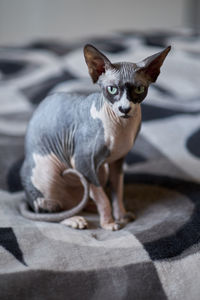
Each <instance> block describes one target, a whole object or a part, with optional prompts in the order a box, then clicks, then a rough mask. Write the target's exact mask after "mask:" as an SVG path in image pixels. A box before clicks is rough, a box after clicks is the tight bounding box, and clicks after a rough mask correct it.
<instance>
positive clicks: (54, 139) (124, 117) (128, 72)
mask: <svg viewBox="0 0 200 300" xmlns="http://www.w3.org/2000/svg"><path fill="white" fill-rule="evenodd" d="M169 51H170V47H168V48H166V49H165V50H164V51H162V52H159V53H157V54H155V55H153V56H150V57H148V58H146V59H145V60H144V61H142V62H140V63H138V64H133V63H127V62H122V63H116V64H112V63H111V62H110V61H109V60H108V58H107V57H106V56H105V55H103V54H102V53H101V52H100V51H99V50H98V49H96V48H95V47H93V46H92V45H86V46H85V48H84V55H85V60H86V63H87V66H88V70H89V74H90V76H91V78H92V80H93V82H94V83H97V84H99V86H100V88H101V93H94V94H91V95H89V96H88V97H85V96H81V95H80V94H68V93H64V92H63V93H57V94H52V95H50V96H48V97H47V98H46V99H45V100H44V101H43V102H42V103H41V104H40V105H39V107H38V108H37V109H36V111H35V113H34V115H33V117H32V119H31V121H30V123H29V126H28V130H27V134H26V141H25V153H26V157H25V161H24V163H23V166H22V169H21V179H22V184H23V186H24V189H25V192H26V195H27V199H28V201H29V204H30V206H31V207H32V208H33V210H35V211H36V212H37V213H40V212H41V211H43V212H45V211H46V212H48V213H49V214H48V216H47V214H46V215H45V214H42V215H41V214H35V215H34V213H32V215H31V216H30V214H29V215H27V213H26V212H24V210H23V209H21V212H22V214H23V215H24V216H27V217H31V218H32V219H37V220H46V221H51V220H52V219H51V217H52V216H51V215H52V214H51V212H58V211H65V212H63V213H60V215H59V213H58V214H57V215H58V219H56V217H55V215H54V216H53V220H54V221H56V220H57V221H60V220H64V219H65V218H69V217H72V216H73V215H74V214H76V213H78V212H79V211H80V210H81V209H82V208H83V207H84V205H86V203H87V198H88V194H89V192H90V195H91V197H92V199H93V200H94V201H95V203H96V205H97V207H98V211H99V214H100V223H101V226H102V227H103V228H105V229H109V230H118V229H119V226H118V224H117V223H116V221H117V220H122V221H123V222H129V221H131V220H132V219H133V215H132V213H129V212H126V210H125V207H124V204H123V175H122V163H123V158H124V156H125V155H126V154H127V153H128V151H130V149H131V147H132V145H133V143H134V141H135V139H136V137H137V134H138V131H139V128H140V123H141V108H140V103H141V102H142V101H143V100H144V99H145V97H146V95H147V91H148V87H149V85H150V83H152V82H155V81H156V79H157V77H158V75H159V73H160V67H161V65H162V63H163V61H164V59H165V57H166V56H167V54H168V52H169ZM107 163H108V164H109V173H110V174H109V179H110V183H111V189H112V197H111V198H112V202H113V207H112V208H113V212H112V208H111V205H110V201H109V199H108V197H107V195H106V193H105V191H104V190H103V187H104V184H105V182H106V180H105V179H106V178H107V174H106V172H107V171H106V164H107ZM72 169H73V172H72V171H71V170H72ZM88 186H89V187H88ZM80 195H82V196H80ZM81 197H82V200H81ZM70 210H71V211H70ZM39 215H40V216H39ZM113 216H114V219H115V220H114V219H113ZM74 218H75V217H74ZM65 221H66V225H67V226H72V227H74V228H80V229H82V228H85V226H86V223H85V221H84V220H82V219H80V217H76V218H75V219H73V218H72V219H71V220H69V219H68V220H65Z"/></svg>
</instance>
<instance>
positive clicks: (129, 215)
mask: <svg viewBox="0 0 200 300" xmlns="http://www.w3.org/2000/svg"><path fill="white" fill-rule="evenodd" d="M134 220H135V215H134V214H133V213H132V212H130V211H128V212H126V213H125V214H124V215H123V216H122V217H120V218H119V219H117V222H118V223H119V224H127V223H129V222H132V221H134Z"/></svg>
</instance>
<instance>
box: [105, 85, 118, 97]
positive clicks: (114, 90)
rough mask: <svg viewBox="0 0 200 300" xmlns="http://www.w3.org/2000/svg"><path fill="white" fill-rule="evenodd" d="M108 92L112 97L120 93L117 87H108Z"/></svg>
mask: <svg viewBox="0 0 200 300" xmlns="http://www.w3.org/2000/svg"><path fill="white" fill-rule="evenodd" d="M107 91H108V93H109V94H111V95H116V94H117V93H118V89H117V88H116V87H115V86H108V87H107Z"/></svg>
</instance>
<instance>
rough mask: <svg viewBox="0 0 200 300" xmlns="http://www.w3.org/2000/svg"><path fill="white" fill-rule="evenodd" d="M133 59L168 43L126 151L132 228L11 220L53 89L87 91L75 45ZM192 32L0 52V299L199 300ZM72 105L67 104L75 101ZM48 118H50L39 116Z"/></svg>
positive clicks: (198, 68)
mask: <svg viewBox="0 0 200 300" xmlns="http://www.w3.org/2000/svg"><path fill="white" fill-rule="evenodd" d="M88 42H90V43H92V44H94V46H96V47H97V48H99V49H100V50H101V51H103V52H105V54H106V55H107V56H108V57H109V59H110V60H111V61H113V62H117V61H130V62H138V61H140V60H142V59H144V58H145V57H147V56H149V55H151V54H154V53H156V52H159V51H161V50H162V49H163V48H164V47H165V46H168V45H169V44H171V45H172V47H173V48H172V51H171V52H170V54H169V56H168V57H167V59H166V61H165V63H164V65H163V67H162V69H161V75H160V76H159V78H158V81H157V83H156V84H154V85H152V86H151V88H150V90H149V93H148V96H147V98H146V99H145V100H144V102H143V104H142V114H143V123H142V129H141V132H140V134H139V136H138V139H137V141H136V144H135V146H134V148H133V149H132V151H131V152H130V153H129V154H128V155H127V158H126V163H125V165H124V170H125V203H126V207H127V209H128V210H131V211H133V212H134V213H135V214H136V221H134V222H132V223H129V224H128V225H127V226H125V227H124V228H123V229H121V230H119V231H117V232H109V231H105V230H103V229H101V228H100V227H99V217H98V216H97V214H91V213H90V214H89V213H86V212H84V213H83V215H85V216H86V218H87V219H88V220H89V229H87V230H84V231H81V230H74V229H71V228H67V227H66V226H64V225H62V224H54V223H45V222H34V221H31V220H27V219H25V218H23V217H22V216H21V215H20V213H19V209H18V207H19V203H20V201H22V199H23V197H24V194H23V192H22V191H20V182H19V168H20V165H21V161H22V159H23V146H24V134H25V130H26V127H27V123H28V120H29V119H30V117H31V115H32V112H33V111H34V109H35V107H36V106H37V104H38V103H39V102H40V101H41V100H42V99H43V98H44V97H45V96H46V95H47V94H48V93H50V92H52V91H76V92H83V93H85V94H88V93H89V92H91V91H95V90H97V87H96V86H95V85H93V84H92V83H91V80H90V78H89V75H88V71H87V67H86V64H85V62H84V58H83V53H82V48H83V45H84V44H85V43H88ZM199 45H200V37H199V36H192V35H191V34H189V33H175V32H173V33H153V34H142V33H137V32H135V33H123V34H115V35H113V36H109V37H107V38H105V39H91V40H87V41H82V42H79V43H77V44H66V43H61V42H54V41H51V42H35V43H32V44H29V45H24V46H22V47H2V48H1V50H0V299H1V300H4V299H5V300H7V299H20V300H21V299H29V300H32V299H48V300H51V299H52V300H53V299H56V300H60V299H95V300H98V299H104V300H106V299H115V300H118V299H137V300H140V299H154V300H156V299H162V300H163V299H170V300H175V299H176V300H179V299H180V300H186V299H191V300H199V298H200V271H199V270H200V50H199V49H200V47H199ZM72 105H73V104H72ZM46 117H48V116H46Z"/></svg>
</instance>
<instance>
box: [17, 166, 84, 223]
mask: <svg viewBox="0 0 200 300" xmlns="http://www.w3.org/2000/svg"><path fill="white" fill-rule="evenodd" d="M63 175H67V176H68V175H73V176H74V175H76V176H78V177H79V180H80V183H81V184H82V187H83V195H82V199H81V201H80V202H79V204H78V205H77V206H75V207H73V208H71V209H69V210H66V211H62V212H58V213H35V212H33V211H31V209H30V207H29V205H28V203H27V201H23V202H21V203H20V205H19V209H20V212H21V214H22V216H23V217H25V218H28V219H31V220H34V221H46V222H61V221H63V220H65V219H67V218H70V217H72V216H74V215H76V214H78V213H79V212H80V211H81V210H83V208H84V207H85V206H86V205H87V203H88V195H89V184H88V182H87V180H86V179H85V177H84V176H83V175H82V174H81V173H79V172H78V171H77V170H75V169H68V170H65V171H64V172H63ZM74 188H76V187H74Z"/></svg>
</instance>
